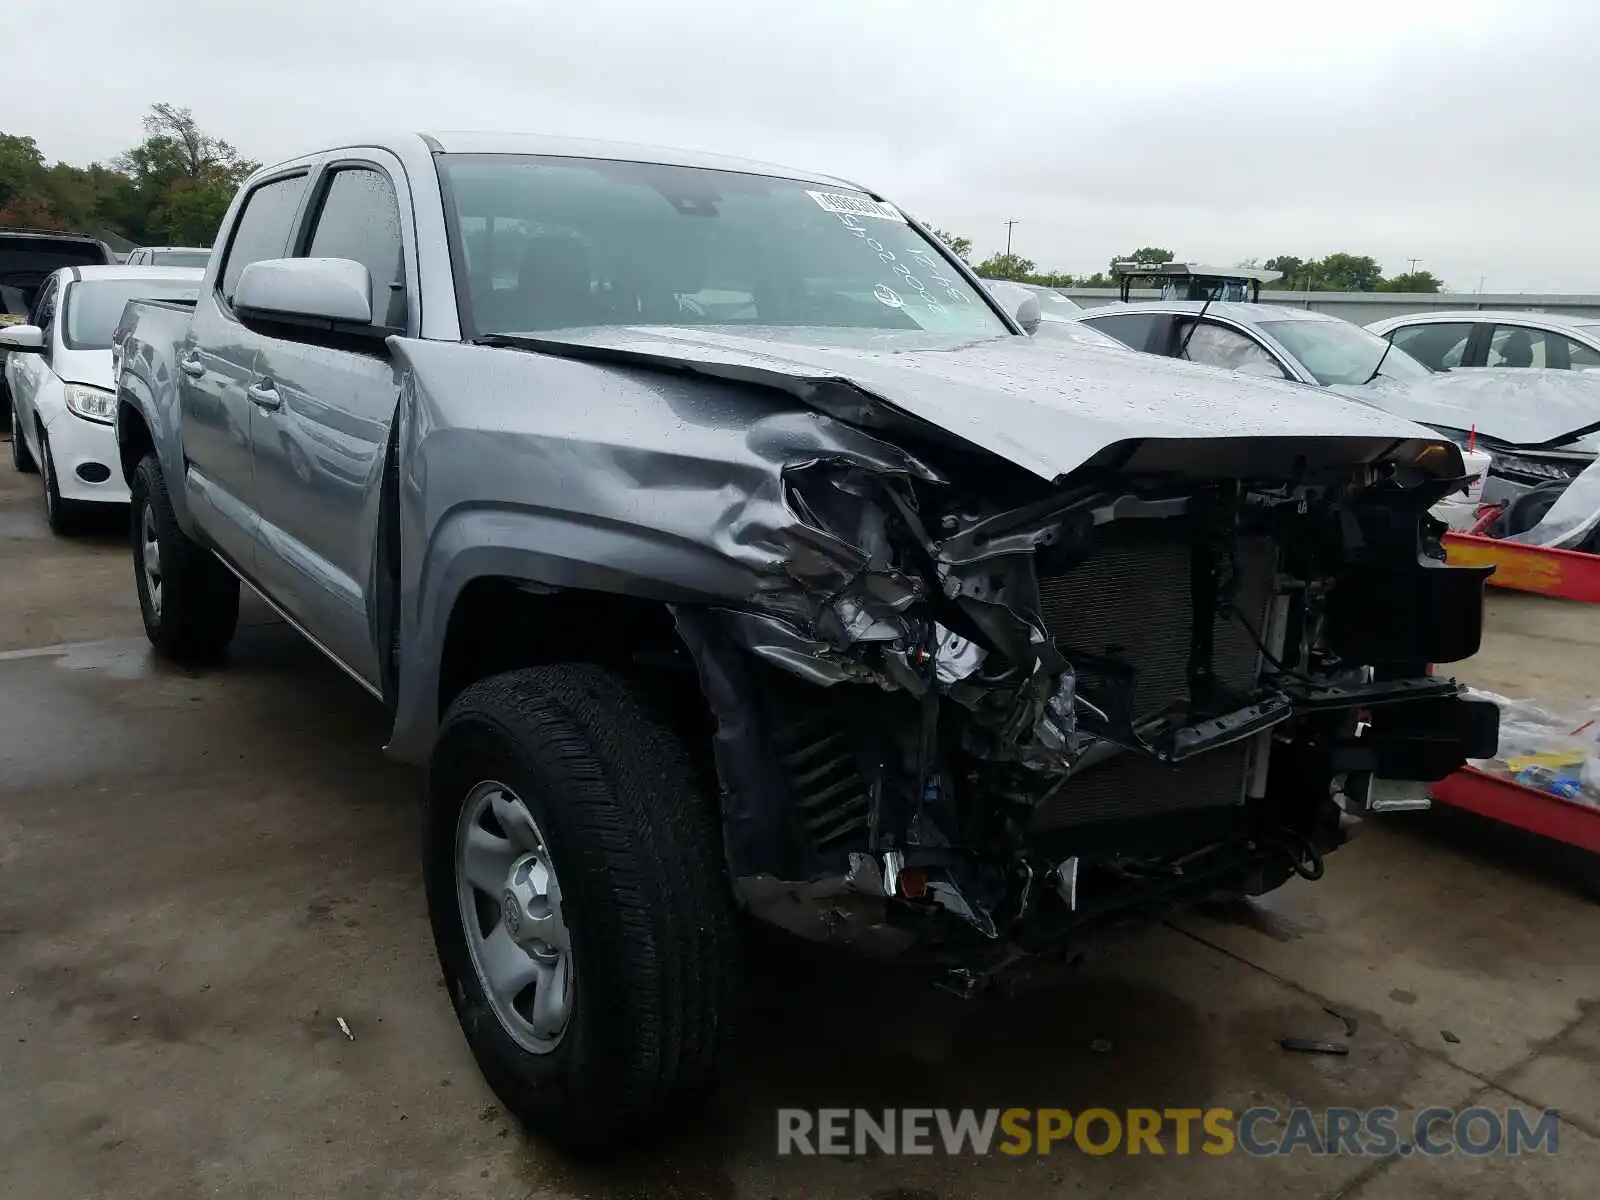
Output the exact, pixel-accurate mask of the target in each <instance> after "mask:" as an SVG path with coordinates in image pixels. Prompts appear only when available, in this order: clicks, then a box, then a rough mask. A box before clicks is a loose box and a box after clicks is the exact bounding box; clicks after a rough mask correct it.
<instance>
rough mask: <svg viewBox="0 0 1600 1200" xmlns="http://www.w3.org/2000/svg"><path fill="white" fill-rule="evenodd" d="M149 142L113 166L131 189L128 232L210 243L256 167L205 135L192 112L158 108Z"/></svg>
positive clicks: (147, 126)
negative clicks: (230, 201)
mask: <svg viewBox="0 0 1600 1200" xmlns="http://www.w3.org/2000/svg"><path fill="white" fill-rule="evenodd" d="M144 132H145V138H144V141H142V142H140V143H139V144H138V145H137V146H135V147H133V148H132V149H131V150H128V151H127V152H126V153H124V154H120V155H118V156H117V157H116V158H115V159H113V160H112V166H113V167H115V168H116V169H117V170H118V171H120V172H122V173H123V174H124V175H125V176H126V177H127V178H128V179H129V180H130V181H131V184H132V197H131V198H128V197H121V198H120V199H125V200H131V202H130V203H128V204H127V205H126V208H127V210H128V211H127V212H126V213H125V228H127V230H128V235H129V236H130V237H133V238H134V239H135V240H137V241H167V242H185V243H199V244H209V243H210V241H211V240H212V238H214V237H215V236H216V232H217V227H218V226H219V225H220V224H221V222H222V216H223V214H224V213H225V212H226V211H227V208H228V202H229V200H231V199H232V197H233V193H234V192H235V191H236V190H237V188H238V186H239V184H240V183H242V182H243V181H244V179H245V177H246V176H247V175H249V174H250V172H252V171H254V170H255V169H256V165H257V164H255V163H253V162H251V161H250V160H249V159H247V158H245V157H244V156H243V155H241V154H240V153H239V151H238V150H237V149H235V148H234V147H233V146H232V145H231V144H230V143H228V142H225V141H223V140H222V139H221V138H219V137H215V136H213V135H211V134H208V133H206V132H204V131H203V130H202V129H201V128H200V125H199V123H198V122H197V121H196V120H195V117H194V113H193V112H191V111H190V110H189V109H187V108H179V107H177V106H176V105H172V104H155V105H152V106H151V108H150V112H149V113H148V114H147V115H146V116H145V118H144Z"/></svg>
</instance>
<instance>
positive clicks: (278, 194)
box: [222, 174, 306, 304]
mask: <svg viewBox="0 0 1600 1200" xmlns="http://www.w3.org/2000/svg"><path fill="white" fill-rule="evenodd" d="M305 190H306V176H305V175H304V174H300V175H289V176H286V177H285V178H282V179H273V180H269V181H268V182H266V183H263V184H261V185H260V186H259V187H256V188H255V189H254V190H252V191H251V193H250V195H249V196H248V197H246V198H245V202H244V209H243V211H241V212H240V213H239V219H238V220H237V221H236V222H235V223H234V226H233V237H232V239H231V240H230V241H229V243H228V258H227V261H226V262H225V263H223V265H222V296H223V299H225V300H227V301H228V302H229V303H230V304H231V303H232V302H233V293H234V290H235V289H236V288H238V286H239V276H240V275H242V274H244V269H245V268H246V267H248V266H249V265H250V264H251V263H253V262H260V261H261V260H262V259H267V258H282V257H283V256H284V255H285V254H287V253H288V252H289V251H288V246H289V231H290V229H292V228H293V226H294V216H295V213H296V212H298V211H299V209H300V198H301V197H302V196H303V195H305Z"/></svg>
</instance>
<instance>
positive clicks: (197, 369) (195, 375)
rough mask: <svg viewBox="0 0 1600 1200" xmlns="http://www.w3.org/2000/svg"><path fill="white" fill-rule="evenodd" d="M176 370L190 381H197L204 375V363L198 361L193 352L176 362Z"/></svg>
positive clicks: (198, 358) (196, 355) (198, 357)
mask: <svg viewBox="0 0 1600 1200" xmlns="http://www.w3.org/2000/svg"><path fill="white" fill-rule="evenodd" d="M178 370H180V371H182V372H183V373H184V374H185V375H187V376H188V377H189V378H190V379H199V378H200V376H202V375H204V374H205V373H206V365H205V363H203V362H201V361H200V356H199V355H198V354H195V353H193V352H191V353H189V354H188V355H186V356H185V357H183V358H180V359H179V360H178Z"/></svg>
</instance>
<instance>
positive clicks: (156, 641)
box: [129, 454, 239, 665]
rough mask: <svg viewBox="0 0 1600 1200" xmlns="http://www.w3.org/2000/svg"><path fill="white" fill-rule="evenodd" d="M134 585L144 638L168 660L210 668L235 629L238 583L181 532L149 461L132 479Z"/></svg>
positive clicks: (158, 469) (161, 479) (153, 459)
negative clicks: (208, 665) (203, 665)
mask: <svg viewBox="0 0 1600 1200" xmlns="http://www.w3.org/2000/svg"><path fill="white" fill-rule="evenodd" d="M129 491H130V492H131V497H130V499H131V501H132V503H131V509H132V514H133V522H132V525H133V533H132V536H133V578H134V586H135V587H136V588H137V589H138V592H139V612H140V615H141V616H142V617H143V618H144V632H145V636H146V637H148V638H149V639H150V644H151V645H153V646H154V647H155V648H156V649H157V650H159V651H160V652H161V653H162V654H164V655H165V656H166V657H168V658H171V659H173V660H174V661H177V662H181V663H188V664H196V665H198V664H203V663H208V662H213V661H215V660H216V659H218V658H220V657H221V656H222V653H223V651H225V650H226V649H227V648H228V643H229V642H231V641H232V640H233V632H234V629H235V628H236V627H237V626H238V623H239V581H238V580H237V579H235V578H234V576H233V575H232V573H231V572H229V570H228V569H227V568H226V567H224V566H223V565H222V563H221V562H220V561H219V560H218V559H217V556H216V555H214V554H212V553H211V551H209V550H207V549H206V548H205V547H204V546H202V545H200V544H199V543H198V542H195V541H193V540H192V539H191V538H190V537H189V536H188V535H187V534H185V533H184V532H183V530H182V528H180V527H179V525H178V518H177V516H176V515H175V514H174V513H173V511H172V501H171V500H170V499H169V498H168V496H167V484H166V480H165V478H164V477H163V476H162V473H161V467H160V464H159V463H157V461H156V456H155V455H153V454H147V455H145V457H144V459H143V460H142V461H141V462H140V463H139V467H138V469H137V470H136V471H135V472H134V473H133V480H132V482H131V485H130V488H129Z"/></svg>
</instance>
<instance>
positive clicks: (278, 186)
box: [177, 168, 310, 573]
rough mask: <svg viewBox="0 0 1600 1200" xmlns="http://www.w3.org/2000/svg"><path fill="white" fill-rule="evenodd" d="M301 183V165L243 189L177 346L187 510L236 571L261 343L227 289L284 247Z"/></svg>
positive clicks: (247, 513)
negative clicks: (217, 263) (217, 262)
mask: <svg viewBox="0 0 1600 1200" xmlns="http://www.w3.org/2000/svg"><path fill="white" fill-rule="evenodd" d="M309 183H310V172H309V171H308V170H307V169H305V168H301V169H299V170H295V171H289V172H286V173H284V174H282V175H278V176H276V177H274V178H271V179H267V180H264V181H262V182H260V183H258V184H256V185H255V186H254V187H253V188H251V189H250V192H249V193H248V194H247V195H246V196H245V197H244V199H243V201H242V203H241V206H240V208H239V210H238V216H237V218H236V219H235V220H234V222H233V225H232V228H231V232H230V233H229V235H228V247H227V250H226V252H225V256H224V258H223V260H222V265H221V268H220V269H219V270H218V272H217V274H216V277H215V279H214V280H213V281H212V287H211V288H210V289H209V290H207V289H205V288H202V289H201V293H200V296H199V299H198V300H197V301H196V303H195V311H194V319H193V320H192V321H191V322H190V323H189V332H188V335H187V336H186V337H185V339H184V341H182V342H181V343H179V345H178V348H177V370H178V397H179V405H180V407H181V409H182V417H181V420H180V422H179V427H180V428H181V429H182V431H183V453H184V458H185V460H186V463H187V468H186V470H185V471H184V485H185V488H186V491H187V496H188V501H189V511H190V513H192V514H193V516H194V520H195V522H196V524H198V525H199V526H200V528H201V529H202V530H203V531H204V532H205V534H206V536H207V538H209V539H210V541H211V542H212V544H213V545H215V546H216V547H217V549H218V550H220V551H221V552H222V553H223V554H224V555H225V556H226V557H228V558H229V559H230V560H232V562H233V564H234V565H235V566H236V567H237V568H239V569H240V570H241V571H244V572H246V573H248V572H249V571H250V570H251V564H252V563H253V561H254V559H255V547H256V527H257V519H256V512H255V505H256V487H255V468H254V462H253V459H252V456H251V451H250V409H251V407H252V405H251V402H250V398H249V396H248V394H247V393H248V389H249V387H250V385H251V383H252V382H253V381H254V380H255V377H256V362H257V359H258V358H259V357H260V354H261V339H260V337H259V335H258V334H257V333H256V332H255V331H254V330H252V329H251V328H249V327H248V326H247V325H245V324H244V323H243V322H242V321H241V320H239V318H238V316H237V315H236V314H235V313H234V311H233V294H234V291H235V289H236V288H237V287H238V285H239V276H241V275H242V274H244V269H245V268H246V267H247V266H249V265H250V264H251V263H253V262H259V261H260V260H262V259H266V258H282V257H283V255H284V254H285V253H287V247H288V245H289V238H290V235H291V234H292V232H293V230H294V227H295V217H296V215H297V214H298V213H299V211H300V208H301V206H302V204H303V203H304V200H305V196H306V189H307V187H308V185H309Z"/></svg>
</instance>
